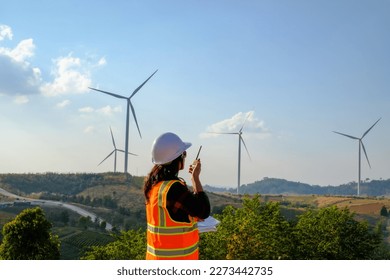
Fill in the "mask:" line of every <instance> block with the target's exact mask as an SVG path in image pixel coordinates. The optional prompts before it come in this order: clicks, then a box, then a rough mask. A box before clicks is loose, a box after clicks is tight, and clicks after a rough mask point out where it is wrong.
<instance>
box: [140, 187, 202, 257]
mask: <svg viewBox="0 0 390 280" xmlns="http://www.w3.org/2000/svg"><path fill="white" fill-rule="evenodd" d="M176 182H180V181H178V180H172V181H164V182H160V183H158V184H157V185H155V186H154V187H153V188H152V190H151V192H150V199H149V202H148V204H147V206H146V208H147V211H146V212H147V223H148V225H147V253H146V258H147V259H159V258H161V259H169V258H171V259H197V258H198V241H199V232H198V225H197V223H196V222H195V221H194V220H193V219H192V218H190V222H177V221H175V220H173V219H172V218H171V217H170V215H169V212H168V209H167V208H166V198H167V193H168V191H169V189H170V187H171V186H172V185H173V184H174V183H176ZM180 183H181V182H180Z"/></svg>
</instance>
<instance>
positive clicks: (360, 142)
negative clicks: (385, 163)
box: [333, 118, 381, 196]
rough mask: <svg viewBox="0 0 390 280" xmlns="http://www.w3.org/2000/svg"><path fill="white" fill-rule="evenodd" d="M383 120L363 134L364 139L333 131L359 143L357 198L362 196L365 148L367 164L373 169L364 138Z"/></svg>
mask: <svg viewBox="0 0 390 280" xmlns="http://www.w3.org/2000/svg"><path fill="white" fill-rule="evenodd" d="M380 120H381V118H379V119H378V120H377V121H376V122H375V123H374V124H373V125H372V126H371V127H370V128H369V129H367V131H366V132H364V133H363V135H362V137H360V138H358V137H355V136H351V135H348V134H344V133H341V132H337V131H333V132H334V133H337V134H340V135H343V136H346V137H348V138H351V139H354V140H358V142H359V159H358V183H357V196H359V195H360V182H361V179H360V178H361V177H360V176H361V149H362V148H363V152H364V155H365V156H366V159H367V163H368V166H369V167H370V168H371V164H370V161H369V160H368V156H367V152H366V148H365V147H364V144H363V138H364V136H366V135H367V134H368V132H370V130H371V129H372V128H373V127H374V126H375V125H376V124H377V123H378V122H379V121H380Z"/></svg>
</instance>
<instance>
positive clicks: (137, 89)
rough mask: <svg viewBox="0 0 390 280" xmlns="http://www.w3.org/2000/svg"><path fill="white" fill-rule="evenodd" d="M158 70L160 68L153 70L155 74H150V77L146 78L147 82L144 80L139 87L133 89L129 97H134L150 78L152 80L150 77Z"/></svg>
mask: <svg viewBox="0 0 390 280" xmlns="http://www.w3.org/2000/svg"><path fill="white" fill-rule="evenodd" d="M157 71H158V69H157V70H156V71H154V72H153V74H152V75H150V77H149V78H147V79H146V81H145V82H143V83H142V84H141V85H140V86H139V87H137V88H136V89H135V90H134V91H133V93H132V94H131V95H130V97H129V98H132V97H133V96H134V95H135V94H136V93H137V92H138V91H139V90H140V89H141V88H142V87H143V86H144V85H145V84H146V83H147V82H148V81H149V80H150V78H152V77H153V75H154V74H156V72H157Z"/></svg>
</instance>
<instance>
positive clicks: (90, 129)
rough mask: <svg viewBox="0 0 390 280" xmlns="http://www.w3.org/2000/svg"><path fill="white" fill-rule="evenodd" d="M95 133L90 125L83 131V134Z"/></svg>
mask: <svg viewBox="0 0 390 280" xmlns="http://www.w3.org/2000/svg"><path fill="white" fill-rule="evenodd" d="M94 131H95V127H94V126H92V125H89V126H87V127H86V128H85V129H84V133H92V132H94Z"/></svg>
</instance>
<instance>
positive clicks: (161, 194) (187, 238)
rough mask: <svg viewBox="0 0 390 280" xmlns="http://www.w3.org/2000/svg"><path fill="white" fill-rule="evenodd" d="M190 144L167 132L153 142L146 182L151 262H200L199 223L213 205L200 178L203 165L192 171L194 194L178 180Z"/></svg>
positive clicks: (195, 162)
mask: <svg viewBox="0 0 390 280" xmlns="http://www.w3.org/2000/svg"><path fill="white" fill-rule="evenodd" d="M190 146H191V143H186V142H183V141H182V140H181V139H180V138H179V136H177V135H176V134H174V133H171V132H167V133H164V134H162V135H161V136H159V137H158V138H157V139H156V140H154V142H153V146H152V162H153V163H154V166H153V168H152V170H151V172H150V173H149V174H148V176H147V177H146V178H145V182H144V194H145V199H146V217H147V224H148V225H147V226H148V228H147V250H146V251H147V252H146V259H150V260H158V259H165V260H178V259H187V260H194V259H195V260H196V259H199V249H198V242H199V232H198V228H197V220H199V219H206V218H207V217H208V216H209V215H210V202H209V199H208V197H207V195H206V194H205V193H204V192H203V188H202V184H201V182H200V179H199V175H200V172H201V162H200V160H199V159H197V160H195V161H194V162H193V164H192V165H191V166H190V168H189V173H190V174H191V181H192V188H193V190H192V192H191V191H190V190H189V189H188V188H187V186H186V183H185V181H184V180H183V179H181V178H179V177H178V174H179V170H182V169H184V164H185V158H186V155H187V152H186V150H187V149H188V148H189V147H190Z"/></svg>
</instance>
